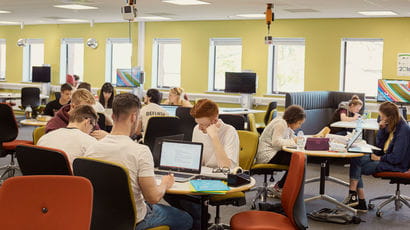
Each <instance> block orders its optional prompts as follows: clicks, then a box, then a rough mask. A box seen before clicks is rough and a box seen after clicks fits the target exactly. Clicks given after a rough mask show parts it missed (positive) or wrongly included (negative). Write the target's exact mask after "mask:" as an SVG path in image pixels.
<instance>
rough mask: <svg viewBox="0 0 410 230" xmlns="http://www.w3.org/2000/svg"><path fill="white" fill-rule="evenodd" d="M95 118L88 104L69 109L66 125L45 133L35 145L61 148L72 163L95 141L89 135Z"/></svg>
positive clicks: (95, 120)
mask: <svg viewBox="0 0 410 230" xmlns="http://www.w3.org/2000/svg"><path fill="white" fill-rule="evenodd" d="M97 120H98V116H97V113H96V112H95V110H94V109H93V108H92V107H91V106H90V105H79V106H77V107H76V108H75V109H74V110H73V111H70V117H69V120H68V125H67V127H64V128H59V129H56V130H54V131H51V132H49V133H47V134H45V135H44V136H42V137H41V138H40V140H39V141H38V143H37V145H39V146H45V147H50V148H56V149H61V150H63V151H64V152H65V153H66V154H67V156H68V160H69V161H70V164H72V163H73V161H74V159H75V158H77V157H81V156H83V154H84V153H85V151H86V148H87V147H88V146H90V145H91V144H94V143H96V142H97V139H95V138H94V137H92V136H90V133H91V131H93V129H94V126H95V124H96V122H97Z"/></svg>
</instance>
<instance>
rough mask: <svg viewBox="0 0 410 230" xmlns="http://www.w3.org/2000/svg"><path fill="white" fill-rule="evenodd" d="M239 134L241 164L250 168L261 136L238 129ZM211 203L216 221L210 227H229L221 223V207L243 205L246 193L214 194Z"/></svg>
mask: <svg viewBox="0 0 410 230" xmlns="http://www.w3.org/2000/svg"><path fill="white" fill-rule="evenodd" d="M237 132H238V136H239V147H240V151H239V166H240V167H241V168H242V169H243V170H249V169H250V168H251V165H252V163H253V161H254V159H255V155H256V151H257V150H258V142H259V137H258V134H257V133H254V132H249V131H243V130H237ZM209 204H210V205H212V206H216V214H215V223H214V224H213V225H212V226H211V227H210V228H209V229H229V226H228V225H226V224H223V223H220V217H219V207H220V206H221V205H234V206H242V205H245V204H246V199H245V193H243V192H233V193H228V194H226V195H214V196H211V197H210V199H209Z"/></svg>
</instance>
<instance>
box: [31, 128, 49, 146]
mask: <svg viewBox="0 0 410 230" xmlns="http://www.w3.org/2000/svg"><path fill="white" fill-rule="evenodd" d="M44 134H46V127H45V126H40V127H37V128H35V129H34V130H33V144H35V145H36V144H37V142H38V140H40V138H41V137H42V136H43V135H44Z"/></svg>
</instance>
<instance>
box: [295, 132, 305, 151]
mask: <svg viewBox="0 0 410 230" xmlns="http://www.w3.org/2000/svg"><path fill="white" fill-rule="evenodd" d="M296 145H297V147H298V149H304V148H305V137H304V133H303V131H302V130H300V131H299V132H298V134H297V137H296Z"/></svg>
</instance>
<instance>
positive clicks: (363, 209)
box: [352, 200, 367, 213]
mask: <svg viewBox="0 0 410 230" xmlns="http://www.w3.org/2000/svg"><path fill="white" fill-rule="evenodd" d="M352 208H354V209H356V211H358V212H361V213H366V212H367V205H366V201H365V200H363V201H359V203H358V204H357V205H355V206H352Z"/></svg>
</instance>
